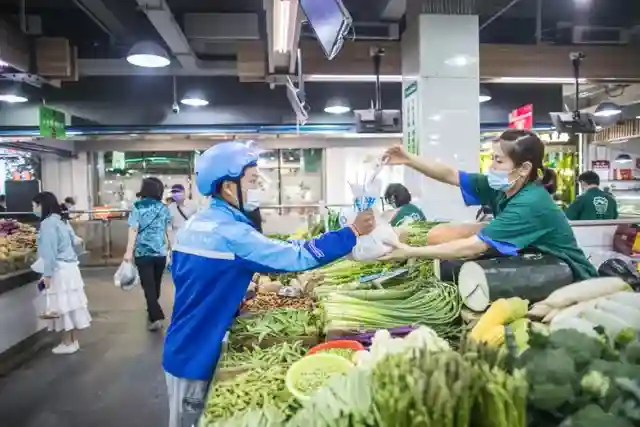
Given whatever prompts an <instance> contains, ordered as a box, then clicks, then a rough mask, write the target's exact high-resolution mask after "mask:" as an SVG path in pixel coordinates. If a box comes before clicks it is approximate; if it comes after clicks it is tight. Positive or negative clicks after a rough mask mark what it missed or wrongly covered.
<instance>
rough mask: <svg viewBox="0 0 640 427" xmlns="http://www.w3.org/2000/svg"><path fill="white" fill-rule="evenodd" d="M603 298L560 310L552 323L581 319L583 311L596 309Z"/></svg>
mask: <svg viewBox="0 0 640 427" xmlns="http://www.w3.org/2000/svg"><path fill="white" fill-rule="evenodd" d="M600 300H601V298H597V299H595V300H591V301H584V302H580V303H578V304H574V305H572V306H570V307H567V308H563V309H562V310H560V311H559V312H558V314H556V315H555V316H554V317H553V319H552V320H551V323H552V324H553V323H556V322H562V321H564V320H567V319H572V318H576V317H580V315H581V314H582V312H583V311H585V310H586V309H588V308H594V307H595V306H596V303H597V302H598V301H600Z"/></svg>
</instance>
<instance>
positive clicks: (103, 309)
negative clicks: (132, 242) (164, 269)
mask: <svg viewBox="0 0 640 427" xmlns="http://www.w3.org/2000/svg"><path fill="white" fill-rule="evenodd" d="M114 271H115V269H112V268H105V269H89V270H85V271H83V277H84V279H85V283H86V291H87V296H88V297H89V301H90V309H91V312H92V314H93V316H94V321H93V324H92V327H91V328H90V329H88V330H86V331H84V332H83V333H82V335H81V340H80V344H81V347H82V348H81V351H80V352H78V353H76V354H74V355H71V356H55V355H53V354H51V353H50V352H49V350H47V351H43V352H42V353H41V354H39V355H38V356H37V357H36V358H35V359H33V360H32V361H31V362H29V363H27V364H25V365H24V366H22V367H21V368H19V369H18V370H16V371H14V372H13V373H11V374H9V376H7V377H5V378H0V426H2V427H164V426H166V425H167V421H166V420H167V403H166V390H165V383H164V376H163V372H162V368H161V365H160V359H161V353H162V339H163V337H162V334H152V333H149V332H147V330H146V329H145V328H146V325H145V318H146V312H145V309H144V299H143V296H142V291H141V290H140V289H136V290H134V291H132V292H131V293H124V292H122V291H120V290H118V289H116V288H115V287H114V286H113V282H112V278H113V273H114ZM163 291H164V295H163V297H162V301H163V307H165V311H166V312H167V314H169V313H170V307H171V300H172V297H173V295H172V286H171V283H170V277H169V276H165V285H164V289H163Z"/></svg>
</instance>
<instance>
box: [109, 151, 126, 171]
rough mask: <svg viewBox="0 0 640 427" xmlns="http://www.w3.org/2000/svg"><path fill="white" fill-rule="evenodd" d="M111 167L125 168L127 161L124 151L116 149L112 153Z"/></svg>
mask: <svg viewBox="0 0 640 427" xmlns="http://www.w3.org/2000/svg"><path fill="white" fill-rule="evenodd" d="M111 156H112V157H111V168H112V169H120V170H122V169H125V168H126V167H127V162H126V161H125V155H124V153H123V152H122V151H114V152H112V153H111Z"/></svg>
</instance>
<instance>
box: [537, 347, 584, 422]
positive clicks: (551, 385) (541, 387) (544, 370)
mask: <svg viewBox="0 0 640 427" xmlns="http://www.w3.org/2000/svg"><path fill="white" fill-rule="evenodd" d="M527 351H529V350H527ZM526 370H527V380H528V382H529V387H530V392H529V401H530V403H531V404H532V405H533V406H534V407H536V408H539V409H542V410H546V411H551V410H555V409H558V408H560V407H561V406H562V405H564V404H566V403H568V402H570V401H572V400H573V399H574V398H575V386H574V384H575V383H576V382H577V380H578V374H577V372H576V365H575V363H574V361H573V359H571V357H570V356H569V354H568V353H567V352H566V351H565V350H564V349H551V350H547V351H543V352H540V353H538V354H537V355H535V356H534V357H532V358H531V360H530V362H529V363H528V364H527V365H526Z"/></svg>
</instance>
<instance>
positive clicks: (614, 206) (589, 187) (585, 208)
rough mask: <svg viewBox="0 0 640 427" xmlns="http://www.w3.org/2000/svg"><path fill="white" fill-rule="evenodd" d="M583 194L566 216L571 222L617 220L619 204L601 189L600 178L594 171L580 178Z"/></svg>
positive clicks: (569, 208) (572, 204) (568, 209)
mask: <svg viewBox="0 0 640 427" xmlns="http://www.w3.org/2000/svg"><path fill="white" fill-rule="evenodd" d="M578 183H579V184H580V186H581V187H582V194H581V195H579V196H578V197H577V198H576V200H574V202H573V203H571V204H570V205H569V207H568V208H567V210H566V211H565V214H566V215H567V218H569V220H571V221H579V220H595V219H617V218H618V202H616V199H614V198H613V196H612V195H611V193H607V192H606V191H603V190H601V189H600V177H599V176H598V174H597V173H595V172H594V171H586V172H584V173H582V174H580V176H579V177H578Z"/></svg>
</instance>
